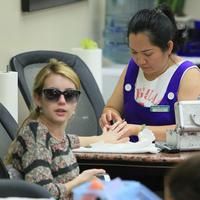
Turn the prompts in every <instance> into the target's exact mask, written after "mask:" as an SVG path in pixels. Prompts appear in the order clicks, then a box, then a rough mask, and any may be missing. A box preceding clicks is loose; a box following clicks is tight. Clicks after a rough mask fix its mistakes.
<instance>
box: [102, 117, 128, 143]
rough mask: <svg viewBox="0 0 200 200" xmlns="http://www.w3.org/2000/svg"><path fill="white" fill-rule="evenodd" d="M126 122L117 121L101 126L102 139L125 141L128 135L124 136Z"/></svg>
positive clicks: (108, 141) (115, 141)
mask: <svg viewBox="0 0 200 200" xmlns="http://www.w3.org/2000/svg"><path fill="white" fill-rule="evenodd" d="M126 126H127V122H126V121H124V120H120V121H117V122H116V123H114V124H113V125H107V126H105V127H104V128H103V133H102V140H103V141H104V142H105V143H125V142H128V141H129V137H127V136H124V135H125V134H126V132H127V130H126Z"/></svg>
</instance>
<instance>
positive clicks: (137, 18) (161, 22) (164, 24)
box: [127, 4, 178, 53]
mask: <svg viewBox="0 0 200 200" xmlns="http://www.w3.org/2000/svg"><path fill="white" fill-rule="evenodd" d="M142 32H143V33H144V32H145V33H146V34H147V35H148V36H149V38H150V41H151V43H152V44H154V45H156V46H158V47H160V49H162V51H165V50H167V48H168V42H169V41H170V40H171V41H173V43H174V47H173V50H172V52H173V53H174V52H176V51H177V48H178V37H177V34H178V31H177V26H176V22H175V19H174V14H173V12H172V11H171V9H170V8H169V6H168V5H166V4H161V5H159V6H158V7H157V8H154V9H152V10H151V9H143V10H140V11H138V12H137V13H136V14H135V15H134V16H133V17H132V18H131V20H130V22H129V24H128V32H127V36H128V37H129V35H130V34H131V33H134V34H137V33H142Z"/></svg>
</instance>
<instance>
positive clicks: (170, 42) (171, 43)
mask: <svg viewBox="0 0 200 200" xmlns="http://www.w3.org/2000/svg"><path fill="white" fill-rule="evenodd" d="M167 46H168V54H169V55H170V54H171V53H172V50H173V48H174V42H173V41H172V40H169V42H168V43H167Z"/></svg>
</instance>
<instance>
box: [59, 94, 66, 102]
mask: <svg viewBox="0 0 200 200" xmlns="http://www.w3.org/2000/svg"><path fill="white" fill-rule="evenodd" d="M58 101H59V102H64V103H66V100H65V97H64V95H63V94H61V95H60V97H59V99H58Z"/></svg>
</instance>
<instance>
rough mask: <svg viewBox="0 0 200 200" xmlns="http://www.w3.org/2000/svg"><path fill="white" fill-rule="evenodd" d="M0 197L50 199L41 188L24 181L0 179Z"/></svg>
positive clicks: (48, 194) (46, 192) (47, 193)
mask: <svg viewBox="0 0 200 200" xmlns="http://www.w3.org/2000/svg"><path fill="white" fill-rule="evenodd" d="M0 197H1V198H5V197H27V198H46V199H50V198H52V195H51V194H50V193H49V192H48V191H47V190H46V189H45V188H43V187H42V186H40V185H36V184H33V183H29V182H26V181H24V180H10V179H0Z"/></svg>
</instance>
